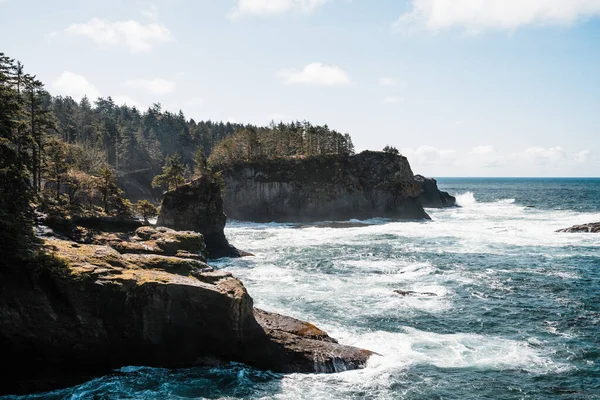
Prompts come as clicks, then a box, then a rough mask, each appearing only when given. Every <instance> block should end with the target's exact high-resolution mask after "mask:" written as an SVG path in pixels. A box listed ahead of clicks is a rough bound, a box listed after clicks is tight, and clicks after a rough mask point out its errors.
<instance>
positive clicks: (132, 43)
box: [65, 18, 173, 53]
mask: <svg viewBox="0 0 600 400" xmlns="http://www.w3.org/2000/svg"><path fill="white" fill-rule="evenodd" d="M65 32H67V33H69V34H73V35H79V36H85V37H88V38H90V39H91V40H93V41H94V42H96V43H97V44H99V45H101V46H125V47H126V48H128V49H129V50H130V51H132V52H134V53H149V52H151V51H152V49H153V48H154V46H156V45H158V44H161V43H167V42H169V41H171V40H173V35H172V34H171V31H169V29H168V28H167V27H166V26H164V25H163V24H160V23H157V22H152V23H148V24H144V23H141V22H139V21H134V20H129V21H117V22H110V21H105V20H102V19H99V18H92V19H91V20H89V21H88V22H86V23H83V24H72V25H70V26H69V27H68V28H67V29H65Z"/></svg>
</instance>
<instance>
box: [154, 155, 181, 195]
mask: <svg viewBox="0 0 600 400" xmlns="http://www.w3.org/2000/svg"><path fill="white" fill-rule="evenodd" d="M184 172H185V165H184V164H183V162H182V161H181V156H180V155H179V154H175V155H173V156H170V157H167V162H166V164H165V166H164V167H163V173H162V174H160V175H156V176H155V177H154V179H153V180H152V187H162V188H165V187H166V188H167V189H169V190H173V189H177V188H178V187H179V186H180V185H182V184H183V183H184V182H185V178H184Z"/></svg>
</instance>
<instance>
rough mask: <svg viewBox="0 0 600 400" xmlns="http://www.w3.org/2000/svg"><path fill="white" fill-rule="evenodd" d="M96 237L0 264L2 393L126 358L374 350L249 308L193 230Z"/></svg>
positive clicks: (337, 355)
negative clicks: (209, 260)
mask: <svg viewBox="0 0 600 400" xmlns="http://www.w3.org/2000/svg"><path fill="white" fill-rule="evenodd" d="M95 241H96V242H100V241H105V243H106V245H97V244H81V243H77V242H74V241H70V240H63V239H59V238H55V237H50V238H46V239H44V240H43V244H42V247H41V249H40V250H39V254H38V255H37V256H36V257H35V258H32V259H31V260H29V261H28V262H27V263H23V264H21V265H18V266H17V265H12V266H6V267H3V269H2V271H1V275H2V286H1V291H0V344H1V348H2V358H3V363H2V368H1V371H0V373H2V377H3V380H4V381H5V382H7V383H6V384H5V385H2V393H0V394H7V393H28V392H34V391H40V390H48V389H51V388H56V387H60V386H67V385H72V384H75V383H77V382H80V381H83V380H86V379H89V378H91V377H93V376H97V375H100V374H106V373H110V372H111V370H113V369H115V368H120V367H122V366H127V365H146V366H155V367H168V368H175V367H186V366H192V365H202V364H207V363H208V364H211V365H212V364H214V363H220V362H228V361H239V362H243V363H246V364H249V365H252V366H256V367H259V368H264V369H270V370H272V371H275V372H339V371H343V370H346V369H355V368H361V367H363V366H364V365H365V364H366V362H367V360H368V358H369V356H370V355H371V354H372V353H371V352H370V351H367V350H362V349H358V348H354V347H349V346H344V345H341V344H338V343H337V342H336V341H335V340H334V339H332V338H330V337H329V336H328V335H327V334H326V333H325V332H323V331H321V330H320V329H318V328H317V327H315V326H314V325H312V324H309V323H307V322H304V321H300V320H296V319H293V318H290V317H285V316H281V315H278V314H273V313H269V312H266V311H263V310H258V309H255V308H254V307H253V301H252V298H251V297H250V295H249V294H248V292H247V291H246V289H245V287H244V285H243V284H242V283H241V282H240V281H239V280H238V279H236V278H235V277H233V276H232V275H231V274H230V273H227V272H223V271H215V270H213V268H211V267H210V266H208V265H207V264H205V263H204V262H203V261H202V256H201V252H202V249H203V248H204V243H203V241H202V236H201V235H199V234H196V233H191V232H176V231H172V230H165V229H154V228H148V227H143V228H139V229H138V230H137V234H136V235H135V238H134V239H131V240H128V241H123V240H121V238H119V236H118V234H117V233H103V234H102V235H99V236H97V237H96V238H95ZM167 254H170V255H167ZM194 254H195V255H196V257H193V256H194ZM192 257H193V258H192Z"/></svg>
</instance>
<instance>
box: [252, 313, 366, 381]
mask: <svg viewBox="0 0 600 400" xmlns="http://www.w3.org/2000/svg"><path fill="white" fill-rule="evenodd" d="M254 316H255V317H256V320H257V321H258V323H259V324H260V325H261V327H262V328H263V329H264V331H265V333H266V336H265V337H262V338H260V337H259V338H256V339H255V340H253V341H252V342H251V345H250V346H248V348H247V355H246V356H247V357H248V360H250V361H249V363H250V364H252V365H256V366H258V367H261V368H266V369H271V370H274V371H279V372H288V373H289V372H320V373H331V372H341V371H347V370H352V369H358V368H364V366H365V365H366V363H367V360H368V359H369V357H370V356H371V355H373V352H371V351H368V350H363V349H358V348H356V347H351V346H343V345H340V344H338V343H337V341H336V340H335V339H333V338H331V337H329V335H327V333H325V332H323V331H322V330H320V329H319V328H317V327H316V326H314V325H312V324H310V323H308V322H304V321H300V320H297V319H295V318H291V317H287V316H284V315H279V314H275V313H269V312H266V311H263V310H259V309H256V308H255V309H254Z"/></svg>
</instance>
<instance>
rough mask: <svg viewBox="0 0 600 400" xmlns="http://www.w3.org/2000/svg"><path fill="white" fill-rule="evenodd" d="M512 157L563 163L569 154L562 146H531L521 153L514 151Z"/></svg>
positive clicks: (527, 160) (541, 163) (526, 160)
mask: <svg viewBox="0 0 600 400" xmlns="http://www.w3.org/2000/svg"><path fill="white" fill-rule="evenodd" d="M511 157H513V158H515V159H517V160H520V161H522V162H526V163H532V164H538V165H547V164H557V163H562V162H564V161H565V160H566V159H567V154H566V153H565V151H564V150H563V148H562V147H560V146H556V147H548V148H545V147H538V146H536V147H530V148H528V149H526V150H525V151H522V152H520V153H513V154H512V155H511Z"/></svg>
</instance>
